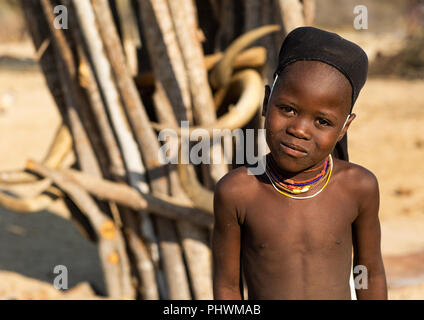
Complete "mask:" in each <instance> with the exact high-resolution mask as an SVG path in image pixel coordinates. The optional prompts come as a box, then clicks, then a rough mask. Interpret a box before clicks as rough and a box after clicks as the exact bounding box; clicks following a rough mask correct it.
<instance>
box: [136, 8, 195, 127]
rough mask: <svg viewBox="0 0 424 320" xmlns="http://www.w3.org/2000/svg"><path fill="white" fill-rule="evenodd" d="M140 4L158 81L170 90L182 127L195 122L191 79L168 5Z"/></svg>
mask: <svg viewBox="0 0 424 320" xmlns="http://www.w3.org/2000/svg"><path fill="white" fill-rule="evenodd" d="M138 3H139V6H140V15H141V17H142V19H141V21H142V23H143V32H144V35H145V37H144V38H145V39H146V45H147V48H148V51H149V56H150V61H151V62H152V67H153V72H154V75H155V79H156V80H157V81H159V82H161V84H162V86H163V87H164V88H166V93H167V94H168V95H169V97H170V101H172V107H173V108H174V111H175V116H176V118H177V121H178V123H180V121H182V120H188V121H190V122H192V119H193V116H192V111H191V99H190V91H189V86H188V82H187V75H186V71H185V69H184V62H183V57H182V54H181V51H180V48H179V47H178V42H177V37H176V34H175V30H174V27H173V25H172V17H171V15H170V12H169V8H168V4H167V2H166V0H139V1H138ZM159 39H160V40H159Z"/></svg>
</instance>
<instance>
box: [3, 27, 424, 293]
mask: <svg viewBox="0 0 424 320" xmlns="http://www.w3.org/2000/svg"><path fill="white" fill-rule="evenodd" d="M346 36H347V37H349V36H350V37H357V36H356V35H355V34H351V35H349V34H347V35H346ZM357 41H358V42H362V43H361V44H362V45H364V46H365V47H366V51H367V52H368V53H369V55H370V56H372V55H374V54H375V52H376V51H377V50H378V48H375V47H373V46H371V44H373V43H376V42H377V43H378V41H377V38H376V37H373V36H372V35H367V36H364V37H360V38H359V39H357ZM390 41H392V44H393V45H390ZM380 43H384V48H385V49H386V50H387V48H391V49H392V50H396V48H397V47H399V46H400V40H399V41H398V40H397V39H393V37H392V38H391V40H390V39H389V38H387V39H386V38H381V42H380ZM33 54H34V52H33V48H32V45H31V43H30V42H28V41H27V42H23V43H22V42H21V43H7V44H1V45H0V57H1V56H5V55H9V56H14V57H18V58H21V59H23V58H31V57H33ZM423 92H424V80H414V81H407V80H401V79H381V78H371V79H369V80H368V82H367V84H366V85H365V88H364V89H363V92H362V93H361V95H360V97H359V99H358V102H357V104H356V105H355V108H354V112H355V113H356V115H357V118H356V119H355V120H354V122H353V123H352V125H351V127H350V129H349V131H348V137H349V153H350V157H351V161H352V162H354V163H357V164H360V165H362V166H364V167H366V168H368V169H370V170H371V171H372V172H374V173H375V175H376V176H377V178H378V180H379V186H380V192H381V206H380V217H381V226H382V250H383V257H384V261H385V267H386V273H387V278H388V283H389V297H390V298H391V299H424V237H423V233H424V180H423V179H422V177H424V162H423V159H424V135H423V133H424V131H423V124H424V110H423V105H424V95H423V94H422V93H423ZM59 124H60V118H59V114H58V112H57V111H56V106H55V105H54V103H53V100H52V98H51V96H50V93H49V92H48V90H47V87H46V85H45V81H44V78H43V76H42V74H41V73H40V72H39V70H38V69H37V67H36V66H32V67H30V68H29V71H22V70H19V69H13V68H10V67H4V66H1V65H0V154H1V156H0V172H1V171H4V170H11V169H19V168H22V167H23V166H24V164H25V162H26V160H27V159H29V158H32V159H36V160H41V159H42V158H43V156H44V155H45V153H46V152H47V149H48V147H49V145H50V143H51V142H52V139H53V136H54V134H55V131H56V130H57V128H58V126H59ZM53 212H56V213H57V214H53ZM65 218H66V211H64V210H63V208H62V207H61V206H60V204H58V205H57V206H55V207H53V208H51V210H50V211H45V212H40V213H33V214H19V213H13V212H9V211H7V210H5V209H3V208H0V279H1V280H0V298H3V299H15V298H16V299H22V298H29V299H52V298H58V299H66V298H79V299H91V298H98V296H96V294H97V295H99V294H102V293H104V283H103V278H102V272H101V267H100V262H99V259H98V256H97V250H96V247H95V246H94V245H93V244H92V243H90V242H89V241H88V240H86V239H85V238H83V237H82V236H81V235H80V234H79V233H78V231H77V230H76V229H75V228H74V226H73V225H72V224H71V223H69V222H68V221H67V220H66V219H65ZM59 264H61V265H65V266H67V268H68V274H69V288H76V289H75V290H77V291H72V290H69V291H68V293H66V294H64V293H63V292H60V291H58V290H56V289H54V288H53V286H52V283H53V279H54V277H55V276H56V275H55V274H54V273H53V269H54V267H55V266H56V265H59ZM87 282H88V283H89V284H87ZM77 284H80V286H78V287H75V286H76V285H77ZM90 286H91V288H93V289H94V291H93V290H91V289H90Z"/></svg>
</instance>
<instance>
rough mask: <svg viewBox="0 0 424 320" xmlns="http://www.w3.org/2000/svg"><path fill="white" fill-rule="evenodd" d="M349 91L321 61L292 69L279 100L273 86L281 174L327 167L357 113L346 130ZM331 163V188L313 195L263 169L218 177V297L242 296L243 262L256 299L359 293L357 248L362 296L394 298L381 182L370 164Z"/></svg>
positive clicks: (267, 110)
mask: <svg viewBox="0 0 424 320" xmlns="http://www.w3.org/2000/svg"><path fill="white" fill-rule="evenodd" d="M351 90H352V89H351V86H350V84H349V82H348V80H347V79H346V78H345V77H344V76H343V75H342V74H341V73H340V72H339V71H337V69H335V68H333V67H331V66H329V65H327V64H324V63H321V62H315V61H298V62H295V63H293V64H291V65H289V66H288V67H287V68H286V69H284V70H283V72H282V73H281V75H280V77H279V80H278V81H277V83H276V86H275V88H274V90H273V93H272V96H271V97H270V88H269V87H268V86H266V88H265V98H264V105H263V115H264V116H265V128H266V139H267V143H268V146H269V148H270V155H268V156H272V157H273V158H274V159H275V161H276V162H277V165H278V168H279V173H280V174H281V175H282V176H284V177H285V178H292V179H294V180H303V179H309V178H312V177H313V176H314V175H316V174H317V172H316V171H314V172H305V171H306V170H308V169H313V168H317V167H320V165H322V164H323V161H325V159H326V158H327V156H328V155H329V154H330V153H331V152H332V151H333V149H334V146H335V145H336V143H337V141H339V140H340V139H341V138H342V137H343V135H344V134H345V133H346V131H347V130H348V128H349V125H350V124H351V122H352V121H353V120H354V118H355V114H351V115H350V116H349V120H348V121H347V123H346V126H345V128H344V129H343V130H342V127H343V123H344V121H345V120H346V117H347V115H348V114H349V111H350V107H351V95H352V91H351ZM323 113H325V114H327V115H325V116H324V115H323ZM281 141H284V142H289V143H293V144H296V145H299V146H301V147H303V148H304V149H306V150H307V154H306V155H305V156H303V157H301V158H296V157H293V156H291V155H289V154H287V153H285V152H284V150H283V149H282V147H281V145H280V142H281ZM333 160H334V168H333V172H332V176H331V179H330V181H329V183H328V185H327V186H326V188H325V189H324V190H323V192H321V193H320V194H319V195H317V196H316V197H314V198H310V199H307V200H296V199H291V198H288V197H285V196H284V195H281V194H280V193H278V192H277V191H276V190H275V189H274V188H273V187H272V185H271V184H270V182H269V180H268V178H267V177H266V175H265V174H263V175H260V176H254V175H249V174H248V171H247V168H246V167H240V168H237V169H235V170H232V171H230V172H229V173H228V174H227V175H225V176H224V177H223V178H222V179H221V180H220V181H219V182H218V184H217V185H216V188H215V196H214V214H215V225H214V231H213V245H212V248H213V262H214V272H213V289H214V298H215V299H242V298H243V296H242V292H243V290H242V281H241V274H242V269H243V272H244V276H245V279H246V284H247V286H248V292H249V299H351V296H350V287H349V276H350V270H351V264H352V248H353V265H354V266H356V265H363V266H365V267H366V268H367V272H368V277H367V280H368V289H359V290H356V294H357V298H358V299H387V287H386V278H385V272H384V266H383V261H382V257H381V248H380V238H381V234H380V222H379V218H378V210H379V188H378V181H377V179H376V177H375V175H374V174H373V173H372V172H371V171H369V170H367V169H366V168H364V167H362V166H359V165H357V164H354V163H351V162H346V161H342V160H339V159H335V158H334V157H333ZM323 184H324V182H321V184H319V185H318V186H317V188H316V189H313V190H311V191H308V192H306V193H303V194H302V195H304V196H306V195H310V194H313V193H315V192H316V190H319V189H320V188H321V186H322V185H323ZM362 275H363V274H362ZM354 276H357V275H356V274H355V275H354Z"/></svg>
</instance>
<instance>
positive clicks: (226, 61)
mask: <svg viewBox="0 0 424 320" xmlns="http://www.w3.org/2000/svg"><path fill="white" fill-rule="evenodd" d="M280 29H281V27H280V26H279V25H268V26H263V27H259V28H256V29H254V30H251V31H249V32H247V33H245V34H243V35H242V36H240V37H239V38H237V39H236V40H235V41H234V42H233V43H232V44H231V45H230V46H229V47H228V48H227V50H225V52H224V55H223V57H222V59H221V60H220V61H219V63H218V64H217V65H216V66H215V68H213V70H212V72H211V74H210V77H209V80H210V83H211V85H212V87H213V88H214V89H218V88H221V87H225V86H226V85H228V83H229V82H230V80H231V74H232V72H233V63H234V60H235V58H236V56H237V55H238V53H239V52H240V51H242V50H243V49H244V48H246V47H247V46H248V45H250V44H251V43H252V42H254V41H256V40H257V39H259V38H261V37H263V36H265V35H267V34H269V33H271V32H275V31H278V30H280Z"/></svg>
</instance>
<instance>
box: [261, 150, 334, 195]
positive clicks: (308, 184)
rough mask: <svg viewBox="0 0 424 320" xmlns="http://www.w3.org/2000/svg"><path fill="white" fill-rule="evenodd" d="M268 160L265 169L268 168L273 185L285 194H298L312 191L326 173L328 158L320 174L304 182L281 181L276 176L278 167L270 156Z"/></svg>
mask: <svg viewBox="0 0 424 320" xmlns="http://www.w3.org/2000/svg"><path fill="white" fill-rule="evenodd" d="M269 158H270V160H269V161H268V162H267V165H268V166H267V168H268V172H269V174H270V175H271V177H272V178H273V181H274V183H275V185H276V186H277V187H279V188H280V189H282V190H285V191H286V192H288V193H292V194H299V193H303V192H307V191H310V190H312V189H313V188H314V187H315V186H316V185H317V184H318V183H319V182H320V180H321V179H322V178H323V177H324V176H325V175H326V174H327V172H328V170H327V169H328V158H327V159H326V160H325V162H324V164H323V169H322V170H321V172H320V173H319V174H318V175H316V176H315V177H313V178H311V179H308V180H304V181H295V180H292V179H283V178H281V176H280V175H279V174H278V171H277V169H276V168H278V167H277V165H276V162H275V160H274V159H273V158H272V156H271V155H270V157H269Z"/></svg>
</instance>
